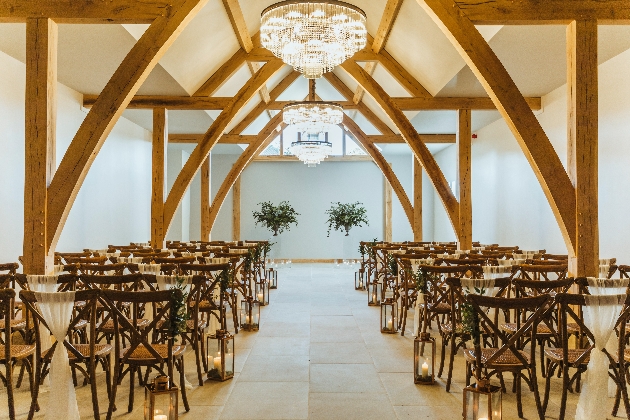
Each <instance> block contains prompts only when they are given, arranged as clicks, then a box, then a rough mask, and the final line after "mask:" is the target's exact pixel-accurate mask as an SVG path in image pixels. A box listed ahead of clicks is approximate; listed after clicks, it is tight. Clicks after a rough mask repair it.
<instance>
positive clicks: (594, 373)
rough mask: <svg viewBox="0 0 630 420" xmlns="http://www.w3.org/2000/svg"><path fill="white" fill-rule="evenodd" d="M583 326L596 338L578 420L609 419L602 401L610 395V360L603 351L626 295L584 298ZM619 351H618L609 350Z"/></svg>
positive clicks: (576, 416)
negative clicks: (603, 408)
mask: <svg viewBox="0 0 630 420" xmlns="http://www.w3.org/2000/svg"><path fill="white" fill-rule="evenodd" d="M584 300H585V301H586V305H585V306H584V325H585V326H586V327H587V328H588V329H589V330H591V332H592V333H593V337H594V338H595V343H594V345H595V347H594V348H593V349H592V350H591V354H590V360H589V362H588V366H587V370H586V376H585V378H584V384H583V385H582V392H581V393H580V398H579V400H578V405H577V410H576V413H575V419H576V420H587V419H588V420H593V419H602V420H603V419H606V417H607V413H606V411H605V410H602V407H601V405H602V402H603V401H606V397H607V396H608V366H609V364H610V362H609V360H608V357H607V356H606V354H605V353H604V352H603V351H602V350H604V348H606V344H607V343H608V340H609V338H610V336H611V334H612V333H613V329H614V327H615V324H616V323H617V319H618V318H619V315H620V314H621V310H622V309H623V304H624V302H625V300H626V295H625V294H623V295H584ZM607 350H608V351H609V352H613V353H614V352H616V349H607Z"/></svg>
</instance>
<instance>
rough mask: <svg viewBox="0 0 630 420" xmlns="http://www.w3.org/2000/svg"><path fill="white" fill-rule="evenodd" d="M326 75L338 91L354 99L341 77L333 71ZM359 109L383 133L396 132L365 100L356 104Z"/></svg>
mask: <svg viewBox="0 0 630 420" xmlns="http://www.w3.org/2000/svg"><path fill="white" fill-rule="evenodd" d="M324 77H325V78H326V80H328V82H329V83H330V84H331V85H332V86H333V87H334V88H335V89H337V92H339V93H341V95H342V96H343V97H344V98H346V100H348V101H352V98H353V97H354V92H353V91H352V90H350V88H349V87H348V86H346V84H345V83H344V82H342V81H341V79H340V78H339V77H337V75H336V74H335V73H333V72H328V73H324ZM356 106H357V110H358V111H359V112H361V114H363V116H364V117H365V118H366V119H367V120H368V121H369V122H370V124H372V125H373V126H374V128H376V129H377V130H378V131H380V132H381V134H386V135H389V134H394V132H393V131H392V129H391V128H389V126H388V125H387V124H386V123H385V122H384V121H383V120H381V119H380V118H379V117H377V116H376V114H375V113H374V112H372V110H371V109H370V108H368V106H367V105H366V104H365V103H364V102H363V101H361V102H359V103H358V104H356Z"/></svg>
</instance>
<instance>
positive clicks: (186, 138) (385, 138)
mask: <svg viewBox="0 0 630 420" xmlns="http://www.w3.org/2000/svg"><path fill="white" fill-rule="evenodd" d="M418 135H419V136H420V139H422V141H423V142H424V143H425V144H430V143H433V144H455V134H418ZM202 137H203V134H169V136H168V142H169V143H199V140H200V139H201V138H202ZM257 138H258V135H257V134H252V135H243V134H223V135H222V136H221V138H220V139H219V144H250V143H252V142H254V141H255V140H256V139H257ZM364 138H365V140H366V141H368V142H370V143H378V144H402V143H405V139H404V138H403V136H401V135H400V134H389V135H376V136H374V135H364Z"/></svg>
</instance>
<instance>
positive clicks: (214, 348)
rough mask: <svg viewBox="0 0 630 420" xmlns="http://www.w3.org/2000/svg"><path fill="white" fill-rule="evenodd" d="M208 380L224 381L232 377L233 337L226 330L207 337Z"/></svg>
mask: <svg viewBox="0 0 630 420" xmlns="http://www.w3.org/2000/svg"><path fill="white" fill-rule="evenodd" d="M206 344H207V345H206V351H207V352H208V353H207V358H208V379H210V380H212V381H225V380H227V379H231V378H233V377H234V336H233V335H232V334H230V333H229V332H228V331H226V330H217V331H216V334H215V335H214V336H211V335H209V336H208V338H207V343H206Z"/></svg>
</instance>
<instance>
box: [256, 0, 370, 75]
mask: <svg viewBox="0 0 630 420" xmlns="http://www.w3.org/2000/svg"><path fill="white" fill-rule="evenodd" d="M365 21H366V17H365V13H364V12H363V10H361V9H359V8H358V7H355V6H353V5H351V4H348V3H344V2H341V1H324V2H322V1H294V0H289V1H283V2H280V3H276V4H274V5H273V6H270V7H268V8H266V9H265V10H263V12H262V17H261V26H260V40H261V43H262V46H263V47H265V48H267V49H268V50H270V51H271V52H272V53H273V54H274V55H275V56H276V57H279V58H281V59H282V61H284V62H285V63H286V64H289V65H291V66H293V68H294V69H295V70H296V71H299V72H300V73H303V74H304V77H306V78H307V79H317V78H320V77H322V75H323V74H324V73H326V72H330V71H332V70H333V69H334V68H335V67H336V66H338V65H339V64H341V63H343V62H344V61H346V60H347V59H348V58H350V57H351V56H352V55H354V53H356V52H357V51H359V50H361V49H363V48H365V45H366V43H367V29H366V26H365Z"/></svg>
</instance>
